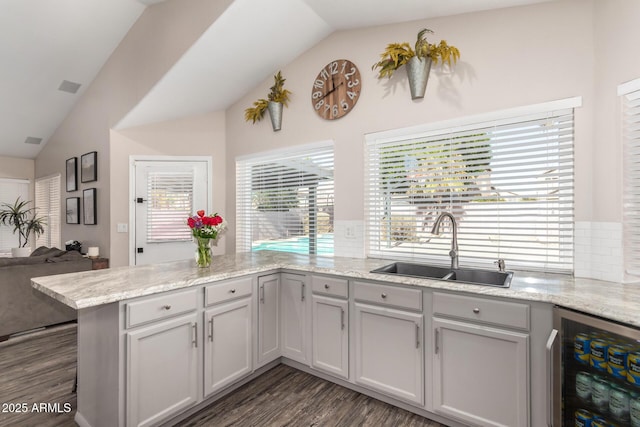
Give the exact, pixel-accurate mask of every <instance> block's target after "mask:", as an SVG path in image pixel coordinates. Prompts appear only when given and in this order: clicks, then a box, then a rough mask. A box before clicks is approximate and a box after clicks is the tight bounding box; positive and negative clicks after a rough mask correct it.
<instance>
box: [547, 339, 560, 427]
mask: <svg viewBox="0 0 640 427" xmlns="http://www.w3.org/2000/svg"><path fill="white" fill-rule="evenodd" d="M557 337H558V330H557V329H552V330H551V334H549V338H548V339H547V425H548V426H549V427H553V346H554V344H555V342H556V338H557Z"/></svg>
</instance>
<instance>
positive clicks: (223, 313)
mask: <svg viewBox="0 0 640 427" xmlns="http://www.w3.org/2000/svg"><path fill="white" fill-rule="evenodd" d="M204 318H205V327H206V336H205V346H204V394H205V397H207V396H208V395H210V394H212V393H214V392H216V391H218V390H220V389H222V388H223V387H225V386H227V385H229V384H231V383H233V382H234V381H236V380H238V379H240V378H242V377H244V376H245V375H247V374H249V373H251V365H252V363H251V354H252V348H253V346H252V345H251V342H252V334H251V318H252V316H251V298H244V299H241V300H238V301H234V302H229V303H226V304H221V305H219V306H217V307H213V308H210V309H209V310H207V311H206V312H205V313H204Z"/></svg>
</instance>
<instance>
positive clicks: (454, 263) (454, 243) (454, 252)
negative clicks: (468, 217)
mask: <svg viewBox="0 0 640 427" xmlns="http://www.w3.org/2000/svg"><path fill="white" fill-rule="evenodd" d="M444 218H449V220H450V221H451V228H452V230H453V236H452V237H451V250H450V251H449V256H450V257H451V268H452V269H456V268H458V267H459V264H458V224H457V223H456V218H455V217H454V216H453V215H452V214H450V213H449V212H442V213H441V214H440V215H438V217H437V218H436V220H435V222H434V223H433V228H432V229H431V234H434V235H436V236H439V235H440V224H441V223H442V220H443V219H444Z"/></svg>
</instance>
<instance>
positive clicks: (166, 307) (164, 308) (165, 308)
mask: <svg viewBox="0 0 640 427" xmlns="http://www.w3.org/2000/svg"><path fill="white" fill-rule="evenodd" d="M162 309H163V310H171V306H170V305H169V304H167V305H163V306H162Z"/></svg>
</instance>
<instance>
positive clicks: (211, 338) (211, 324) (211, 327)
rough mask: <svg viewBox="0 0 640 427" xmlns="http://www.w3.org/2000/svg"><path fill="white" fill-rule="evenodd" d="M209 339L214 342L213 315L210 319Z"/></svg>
mask: <svg viewBox="0 0 640 427" xmlns="http://www.w3.org/2000/svg"><path fill="white" fill-rule="evenodd" d="M209 341H211V342H213V317H212V318H211V319H209Z"/></svg>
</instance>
